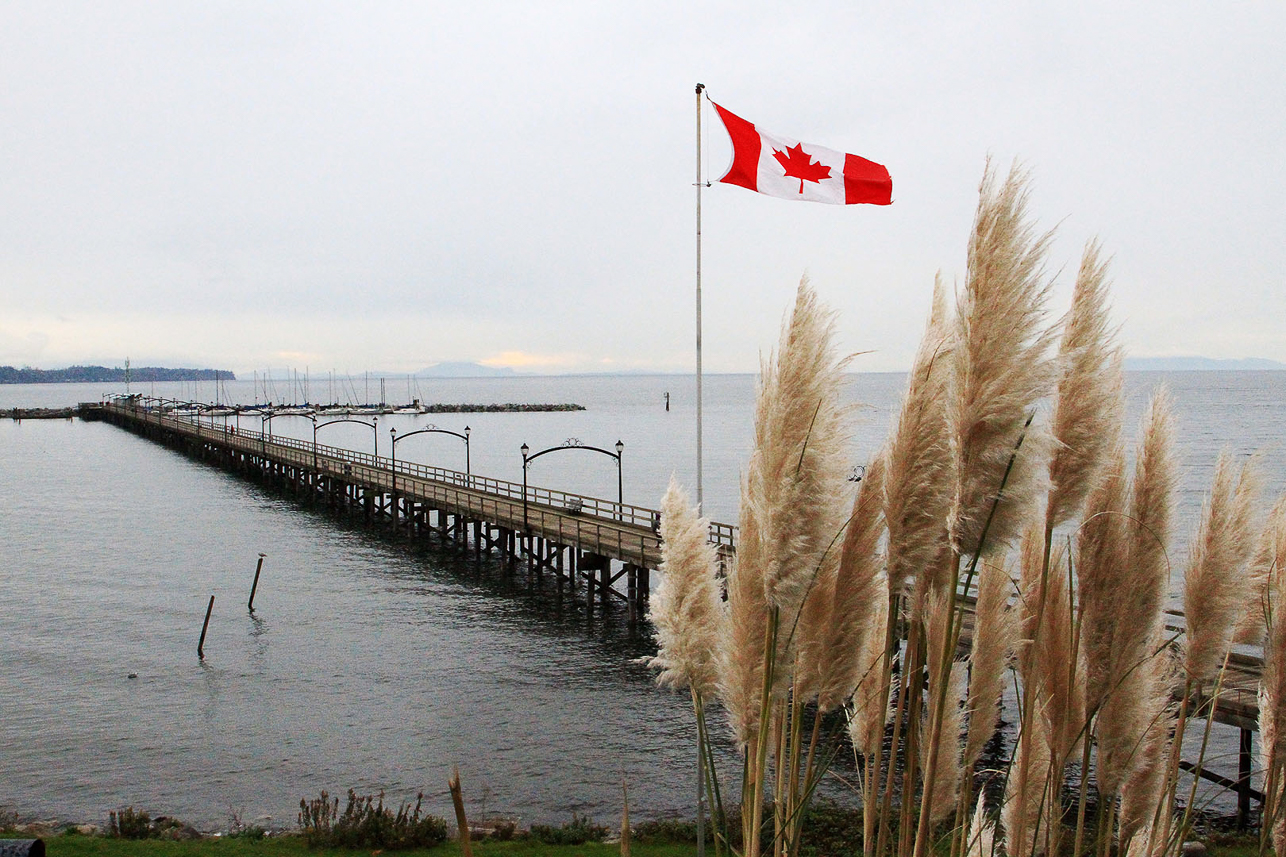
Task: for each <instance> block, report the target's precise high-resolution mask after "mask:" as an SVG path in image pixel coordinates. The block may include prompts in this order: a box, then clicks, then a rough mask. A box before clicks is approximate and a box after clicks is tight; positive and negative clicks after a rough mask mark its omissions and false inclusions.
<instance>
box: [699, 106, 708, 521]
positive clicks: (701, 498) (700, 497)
mask: <svg viewBox="0 0 1286 857" xmlns="http://www.w3.org/2000/svg"><path fill="white" fill-rule="evenodd" d="M705 88H706V87H705V84H704V83H698V84H697V508H698V509H700V508H701V507H702V503H703V501H704V500H705V497H704V495H703V493H702V490H701V93H702V92H703V91H704V90H705Z"/></svg>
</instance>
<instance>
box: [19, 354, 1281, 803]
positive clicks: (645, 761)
mask: <svg viewBox="0 0 1286 857" xmlns="http://www.w3.org/2000/svg"><path fill="white" fill-rule="evenodd" d="M903 382H904V379H903V377H902V376H899V375H855V376H852V377H851V378H850V380H849V383H848V387H847V393H846V395H847V396H848V397H849V398H850V400H851V401H852V403H853V404H854V415H853V438H852V443H851V458H852V463H853V464H854V465H855V466H856V465H859V464H862V463H864V462H865V461H866V460H868V459H869V457H870V456H871V455H872V454H873V453H874V452H875V450H876V449H877V448H878V447H879V445H880V443H881V441H882V440H883V438H884V436H885V434H886V432H887V430H888V426H889V423H890V420H891V418H892V415H893V412H894V410H895V409H896V406H897V404H898V397H899V395H900V393H901V388H902V384H903ZM361 383H362V382H358V384H359V385H360V384H361ZM1162 383H1164V384H1165V385H1167V386H1168V387H1169V389H1170V391H1171V393H1172V395H1173V397H1174V400H1175V404H1176V410H1177V413H1178V418H1179V419H1178V421H1179V436H1180V455H1181V460H1182V468H1181V489H1180V497H1179V507H1178V514H1179V519H1180V527H1179V528H1178V529H1179V530H1180V532H1183V533H1186V532H1187V531H1188V530H1189V529H1190V528H1191V527H1192V526H1193V525H1194V524H1195V521H1196V517H1197V515H1198V513H1199V510H1200V505H1201V498H1202V496H1203V493H1204V491H1205V489H1206V486H1207V485H1208V483H1209V480H1210V476H1211V473H1212V470H1213V463H1214V460H1215V456H1216V455H1217V454H1218V452H1219V450H1220V449H1222V448H1225V447H1228V448H1231V449H1232V450H1233V451H1234V452H1236V453H1237V454H1239V455H1249V454H1251V453H1252V452H1254V451H1259V452H1260V455H1261V458H1262V461H1261V466H1262V468H1263V470H1264V473H1265V476H1266V481H1267V486H1268V495H1269V497H1267V498H1266V500H1265V506H1266V505H1267V503H1268V502H1269V499H1271V498H1275V497H1276V496H1277V495H1280V494H1281V493H1282V492H1283V490H1286V453H1283V450H1282V448H1281V444H1280V442H1279V437H1280V433H1281V427H1282V426H1283V425H1286V419H1284V418H1286V373H1273V372H1247V373H1173V374H1165V375H1161V374H1156V373H1137V374H1131V375H1130V376H1129V377H1128V397H1129V420H1130V423H1131V424H1137V421H1138V419H1139V418H1140V416H1141V415H1142V412H1143V409H1144V407H1145V404H1146V401H1147V398H1148V396H1149V395H1150V393H1151V391H1152V390H1153V389H1154V388H1155V387H1156V386H1157V385H1158V384H1162ZM278 384H279V386H285V385H282V384H281V382H278ZM404 385H405V382H404V381H402V382H393V381H392V380H390V381H389V383H388V394H387V398H389V399H390V400H395V401H401V400H403V399H409V398H411V395H402V396H397V395H395V390H402V389H404ZM419 385H420V387H419V389H414V388H413V389H411V390H409V391H406V392H408V393H410V394H412V395H414V396H418V397H420V398H422V399H424V400H425V401H429V402H476V403H491V402H575V403H578V404H582V405H584V406H585V407H586V410H585V411H577V412H567V413H537V414H533V413H525V414H524V413H495V414H482V413H474V414H438V415H432V416H402V415H389V416H383V417H380V420H379V423H378V429H377V431H376V432H372V431H371V430H370V429H367V428H365V427H363V426H357V425H352V424H348V425H337V426H335V427H333V428H331V429H328V430H327V434H326V435H321V436H319V441H321V442H324V443H328V444H332V445H340V446H350V447H352V448H355V449H361V450H366V451H369V450H370V449H371V448H372V447H373V445H374V441H375V438H376V437H378V438H379V442H380V444H381V449H380V452H381V454H383V455H387V454H388V446H387V444H388V440H389V435H388V434H387V429H389V428H394V427H395V428H397V430H398V432H399V433H401V434H405V433H406V432H409V431H412V430H414V429H416V428H424V427H426V426H428V425H430V424H433V425H437V426H438V427H441V428H448V429H451V430H453V431H459V430H461V429H462V428H463V427H464V426H465V425H469V426H470V428H471V459H472V469H473V472H474V473H476V474H480V475H485V476H494V477H498V478H504V479H511V480H514V481H521V477H522V471H521V455H520V453H519V451H518V448H519V447H520V446H521V445H522V444H523V443H524V442H525V443H527V444H529V446H530V447H531V448H532V449H533V450H539V449H543V448H545V447H548V446H556V445H558V444H561V443H562V442H563V441H564V440H566V439H567V438H569V437H576V438H579V439H580V440H581V441H583V442H584V443H586V444H592V445H594V446H602V447H605V448H610V447H611V446H612V444H614V443H615V442H616V441H617V440H618V439H619V440H621V441H622V442H623V443H624V444H625V452H624V455H623V457H622V469H621V474H620V475H621V479H622V483H623V486H624V487H623V491H624V496H625V500H626V502H630V503H636V504H639V505H645V506H646V505H655V503H656V502H657V500H658V499H659V497H660V495H661V493H662V492H663V491H664V490H665V486H666V484H667V482H668V481H669V479H670V478H671V476H672V475H673V476H674V477H675V478H678V479H679V480H680V481H681V482H683V483H685V484H686V485H688V486H691V485H693V483H694V481H695V480H694V478H693V473H694V460H695V453H694V437H693V436H694V432H693V424H694V410H693V402H692V397H693V386H694V385H693V379H692V378H690V377H682V376H625V377H610V376H603V377H556V378H526V377H520V378H503V379H453V380H435V381H432V382H426V381H423V380H421V381H420V382H419ZM203 386H204V387H205V389H201V388H200V387H199V386H196V385H191V384H186V385H181V384H172V385H168V384H167V385H162V384H157V385H155V386H152V385H134V389H133V391H134V392H143V393H146V394H154V395H157V396H167V397H174V398H183V399H192V398H201V399H205V400H211V399H214V398H216V391H215V388H214V385H213V384H207V385H203ZM119 392H124V390H123V388H118V387H103V386H100V385H31V386H0V408H8V407H14V406H19V407H40V406H57V405H68V404H75V403H76V402H78V401H92V400H98V399H99V398H100V397H101V396H103V395H104V394H113V393H119ZM311 392H312V396H311V398H313V399H323V398H327V396H326V395H325V393H326V392H328V391H327V390H325V388H324V387H323V388H319V387H318V384H317V382H314V384H313V390H312V391H311ZM358 392H359V393H361V392H364V391H362V390H361V389H360V387H359V389H358ZM666 392H669V393H670V394H671V396H670V398H671V410H670V411H669V412H666V410H665V406H664V394H665V393H666ZM256 394H259V395H260V396H262V395H263V393H262V390H256V389H255V385H253V384H251V383H250V382H234V383H231V384H225V385H223V386H222V387H221V388H220V389H219V390H218V392H217V396H218V398H220V399H221V400H222V401H241V402H246V403H251V402H254V401H255V399H256ZM355 397H356V398H361V396H360V395H358V396H355ZM282 398H290V397H289V396H282ZM299 398H302V397H299ZM334 398H338V399H340V400H344V399H347V398H350V397H347V396H342V395H341V396H335V397H334ZM753 399H754V379H753V378H752V377H750V376H714V377H711V378H708V379H707V382H706V401H705V408H704V416H705V449H706V466H705V499H706V509H707V511H708V513H709V514H711V516H712V517H714V518H715V519H717V520H724V521H728V522H734V521H735V517H736V508H737V482H738V477H739V473H740V471H741V468H743V467H744V465H745V461H746V458H747V455H748V450H749V445H750V428H751V416H752V413H751V411H752V407H753ZM243 420H247V418H243ZM257 422H258V421H257V420H254V421H253V422H250V421H246V422H243V427H251V428H255V429H257V428H258V427H259V426H258V425H257V424H256V423H257ZM234 424H235V422H234ZM272 430H273V432H274V433H276V434H286V435H291V436H295V437H300V438H304V439H308V440H311V438H312V423H311V422H310V421H308V420H306V419H298V418H277V419H274V420H273V421H272ZM398 457H399V458H405V459H411V460H415V461H419V462H422V463H426V464H434V465H438V466H443V467H451V468H455V469H463V467H464V449H463V444H461V443H460V442H459V441H458V440H457V439H455V438H452V437H450V436H447V435H437V434H429V435H420V436H417V437H416V438H414V439H411V440H408V441H407V442H406V443H404V444H399V447H398ZM530 478H531V482H532V483H533V484H539V485H544V486H546V487H551V488H559V489H564V490H571V491H578V492H581V493H585V494H590V495H594V496H600V497H608V498H611V497H614V496H615V492H616V484H617V483H616V479H617V472H616V467H615V462H614V461H613V460H611V459H609V458H606V457H601V456H593V455H589V454H585V453H567V454H565V455H563V454H559V455H549V456H545V457H542V458H541V459H540V461H539V462H537V463H535V464H533V465H532V470H531V473H530ZM0 485H3V486H4V491H5V502H4V503H3V505H0V545H2V546H3V548H2V549H0V557H2V558H3V562H0V605H2V608H3V609H2V612H0V808H4V809H10V810H14V811H18V812H20V813H23V814H29V815H44V816H48V815H53V816H56V817H59V818H62V819H69V820H89V821H94V820H102V819H104V818H105V817H106V814H107V811H108V810H110V809H114V808H117V807H120V806H124V805H133V806H135V807H138V808H146V809H148V810H151V811H153V812H164V813H168V814H172V815H177V816H178V817H181V818H184V819H186V820H190V821H193V822H195V823H197V824H198V825H199V826H205V827H211V828H217V827H220V826H226V824H227V821H228V818H229V816H230V814H231V813H234V812H235V813H236V814H238V815H239V816H241V817H242V818H244V819H246V820H255V819H258V820H260V823H268V824H271V825H274V826H291V825H293V823H294V820H295V814H296V812H297V809H298V802H299V800H300V799H301V798H305V797H315V796H316V795H317V794H318V792H319V791H320V790H322V789H327V790H329V791H330V792H331V793H332V794H334V793H337V792H338V793H342V792H343V791H344V790H345V789H347V788H348V787H354V788H357V789H358V790H359V791H369V792H374V791H378V790H380V789H384V790H386V791H387V792H388V795H389V797H390V798H392V799H395V800H397V799H408V798H412V797H413V796H414V794H415V793H416V792H417V791H420V790H422V791H423V792H424V793H425V795H426V805H428V806H431V807H433V808H434V809H435V810H436V811H438V812H441V813H446V812H447V811H448V810H449V798H448V797H447V795H446V790H445V783H446V778H447V775H448V773H449V771H450V769H451V766H452V765H454V764H458V765H459V766H460V770H461V774H462V779H463V781H464V787H465V791H466V797H467V801H468V804H469V808H470V811H471V813H492V812H496V813H504V814H508V815H512V816H518V817H520V818H521V819H522V821H523V823H530V822H533V821H553V822H558V821H563V820H566V819H568V818H569V817H570V815H571V813H572V812H573V811H575V812H578V813H580V814H589V815H591V816H594V817H596V818H597V819H599V820H600V821H603V822H611V821H612V820H614V819H615V818H616V817H617V816H618V813H619V811H620V798H619V795H620V785H621V782H622V780H624V781H626V782H628V784H629V788H630V795H631V808H632V811H634V812H635V813H636V814H638V815H641V816H655V815H663V814H666V813H671V812H687V811H689V810H688V809H687V808H688V807H689V806H690V804H691V792H692V790H693V789H692V786H693V782H692V781H693V779H694V778H693V775H692V769H693V767H694V765H693V755H694V750H693V745H694V742H695V735H694V728H693V726H692V722H691V717H690V714H689V702H688V700H687V698H686V697H684V696H681V695H673V694H670V693H668V692H665V691H662V690H659V689H657V688H656V687H655V685H654V683H653V679H652V676H651V674H650V673H649V671H648V670H647V669H646V668H645V667H644V666H642V665H640V664H639V663H637V659H638V658H640V657H644V656H646V655H648V654H649V653H650V652H651V648H650V643H649V641H648V639H647V637H646V635H645V634H644V633H640V632H639V631H638V630H637V629H631V627H630V626H629V623H628V621H627V617H626V616H625V615H624V613H623V611H621V610H620V609H619V608H615V607H614V608H612V609H609V610H608V611H607V612H606V613H603V612H598V611H596V612H595V613H594V614H593V615H592V616H590V615H587V614H586V611H585V609H584V607H583V605H581V604H577V603H576V601H575V599H574V598H571V597H569V596H568V595H567V594H566V593H565V592H563V593H560V592H558V591H557V590H556V588H555V587H553V586H552V585H551V584H550V583H549V581H548V580H546V581H545V582H544V584H543V585H540V584H537V583H536V582H534V581H532V580H530V579H529V578H528V577H526V576H525V575H523V574H517V575H510V574H507V573H506V572H505V571H504V569H503V568H502V567H501V566H500V565H499V564H497V563H495V562H494V561H491V560H487V559H484V560H482V561H478V560H475V559H474V558H472V556H471V555H467V554H464V553H462V552H461V551H459V550H457V549H455V548H452V547H450V546H445V547H443V546H439V545H436V544H432V543H431V544H429V545H419V546H413V547H412V546H407V545H405V544H399V543H395V542H390V541H388V540H385V539H381V538H376V537H373V536H372V535H370V534H369V533H367V532H366V531H364V530H362V529H360V528H355V527H353V526H351V525H347V524H345V523H344V522H342V521H340V520H337V519H335V518H333V517H330V516H328V515H325V514H321V513H317V512H313V511H309V510H306V509H303V508H301V507H298V506H296V505H295V504H294V503H293V502H291V501H289V500H287V499H284V498H281V497H278V496H276V495H273V494H271V493H268V492H265V491H264V490H263V489H261V488H260V487H258V486H256V485H254V484H252V483H249V482H246V481H242V480H240V479H238V478H236V477H234V476H232V475H230V474H227V473H224V472H221V471H219V470H215V469H212V468H209V467H207V466H204V465H201V464H198V463H195V462H192V461H190V460H188V459H186V458H184V457H182V456H180V455H178V454H176V453H174V452H171V451H169V450H167V449H164V448H162V447H159V446H156V445H154V444H151V443H148V442H146V441H143V440H141V439H139V438H137V437H135V436H133V435H131V434H129V433H127V432H123V431H121V430H119V429H116V428H113V427H111V426H108V425H104V424H101V423H83V422H80V421H78V420H72V421H23V422H21V423H17V422H13V421H9V420H5V421H3V422H0ZM1185 544H1186V537H1185V538H1183V539H1179V540H1177V543H1176V544H1175V545H1174V546H1173V548H1172V556H1173V557H1174V559H1175V564H1176V567H1177V568H1180V567H1181V565H1182V558H1183V555H1184V550H1185ZM259 552H263V553H266V554H267V559H266V560H265V563H264V572H263V578H262V580H261V582H260V585H259V592H258V594H257V595H256V599H255V606H256V611H255V613H254V614H253V615H251V614H250V613H249V612H248V611H247V609H246V605H245V599H246V597H247V595H248V591H249V587H250V581H251V578H252V577H253V573H254V566H255V561H256V559H257V558H258V553H259ZM210 595H214V596H215V605H214V611H213V616H212V619H211V625H210V631H209V635H208V637H207V640H206V644H205V648H206V658H205V660H204V661H200V660H198V659H197V657H196V641H197V636H198V635H199V632H200V627H201V620H202V618H203V616H204V612H205V607H206V603H207V601H208V599H209V597H210ZM131 673H133V674H136V676H137V677H136V678H129V675H130V674H131ZM1230 734H1231V739H1230V740H1231V742H1232V744H1231V746H1232V747H1234V748H1235V740H1236V739H1235V734H1232V733H1230ZM1217 740H1219V741H1224V743H1223V744H1220V745H1219V747H1220V749H1219V750H1218V751H1217V753H1216V755H1223V754H1225V753H1226V751H1227V741H1226V740H1224V739H1222V738H1220V739H1217ZM722 753H723V757H724V759H725V761H727V762H728V763H729V765H730V769H731V763H732V760H733V756H732V748H731V746H730V745H729V744H728V743H727V742H725V743H724V744H723V746H722ZM1226 762H1227V760H1225V763H1226ZM1231 768H1232V769H1233V770H1235V759H1234V760H1233V761H1232V762H1231Z"/></svg>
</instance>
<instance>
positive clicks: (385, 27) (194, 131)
mask: <svg viewBox="0 0 1286 857" xmlns="http://www.w3.org/2000/svg"><path fill="white" fill-rule="evenodd" d="M1284 24H1286V5H1283V4H1281V3H1279V2H1272V3H1267V2H1265V3H1207V2H1201V3H1184V2H1153V3H1134V4H1128V3H1126V4H1123V3H1120V2H1119V0H1113V2H1076V3H1058V4H1017V3H997V4H978V3H963V4H962V3H935V4H923V3H917V4H894V3H880V4H874V3H856V2H852V0H846V2H834V3H831V2H817V0H812V2H807V3H747V2H736V3H722V4H717V3H700V2H648V3H637V2H634V3H608V2H587V3H516V2H515V3H494V2H469V3H445V2H427V3H426V2H408V3H393V2H361V3H357V2H352V3H337V2H319V0H307V2H273V3H264V2H262V0H253V2H199V3H198V2H191V3H185V2H167V3H154V2H147V3H142V2H139V3H134V2H112V3H83V4H73V3H63V2H48V0H38V2H37V0H32V2H22V0H15V2H8V3H5V4H4V5H3V6H0V170H2V173H0V175H2V176H3V181H2V182H0V223H3V226H2V227H0V363H10V364H19V365H20V364H29V365H33V366H40V367H47V368H48V367H57V366H65V365H68V364H71V363H77V362H104V361H113V360H115V361H119V360H123V359H124V358H125V357H126V356H128V357H130V358H131V359H132V361H133V363H134V365H136V366H138V365H154V364H159V365H171V366H173V365H198V366H210V367H218V368H230V369H234V370H236V371H239V372H244V373H247V374H248V373H249V372H250V371H251V370H252V369H261V370H262V369H263V368H265V367H275V368H278V369H280V368H283V367H294V368H298V369H300V370H301V371H302V370H303V368H304V367H305V366H308V367H310V368H311V369H312V370H313V371H314V372H325V371H329V370H331V369H335V370H338V371H339V372H345V371H349V372H354V373H356V372H360V371H363V370H366V369H382V370H388V371H398V372H402V371H412V370H415V369H419V368H423V367H426V366H429V365H432V364H434V363H437V362H441V361H457V360H465V361H478V362H485V363H487V364H489V365H495V366H502V365H503V366H512V367H514V368H517V369H520V370H523V371H542V372H565V371H612V370H660V371H684V370H690V368H691V366H692V363H693V338H694V319H693V288H694V256H695V252H694V249H695V238H694V227H695V213H694V207H695V206H694V203H695V191H694V188H693V182H694V180H695V153H694V147H695V112H696V108H695V96H694V92H693V89H694V85H695V84H696V83H697V82H698V81H700V82H702V83H705V84H706V85H707V87H708V91H709V94H710V96H711V97H712V98H713V99H714V100H716V101H718V102H719V103H720V104H722V105H724V106H725V107H727V108H728V109H730V110H732V111H733V112H735V113H737V114H739V115H741V116H743V117H745V118H746V119H748V120H750V121H752V122H755V123H757V124H758V125H760V126H761V127H763V128H766V129H768V130H770V131H774V132H778V133H780V134H783V135H787V136H790V137H795V138H798V139H801V140H804V141H807V142H812V143H816V144H820V145H825V146H829V147H831V148H835V149H841V150H844V151H848V152H854V153H857V154H860V155H863V156H865V157H867V158H870V159H872V160H875V161H878V162H880V163H883V164H885V165H887V166H888V168H889V170H890V172H891V173H892V175H893V181H894V189H893V195H894V204H893V205H891V206H887V207H877V206H831V205H822V204H815V203H798V202H789V201H784V200H779V199H774V198H770V197H766V196H760V195H758V194H754V193H752V192H750V191H747V190H744V189H742V188H737V187H732V186H728V185H723V186H721V185H715V186H714V187H712V188H710V189H708V190H707V191H706V192H705V196H704V234H705V252H704V257H705V265H704V269H705V276H704V295H705V306H704V309H705V346H706V367H707V369H708V370H711V371H753V370H755V369H756V368H757V366H758V361H759V355H760V353H761V352H762V351H766V350H767V349H768V348H770V347H771V346H772V344H773V342H774V340H775V338H776V333H777V330H778V326H779V324H780V320H781V316H782V313H783V311H784V310H785V309H786V307H787V305H788V303H789V301H790V299H791V297H792V295H793V290H794V286H795V284H796V282H797V281H798V279H799V277H800V275H801V274H803V273H805V272H808V273H809V274H810V275H811V277H812V280H813V282H814V284H815V286H816V287H817V289H818V291H819V292H820V293H821V295H822V296H823V297H824V298H825V299H826V300H827V301H828V302H829V303H830V304H832V305H833V306H835V307H836V308H837V309H838V310H839V311H840V313H841V316H840V329H841V344H842V347H843V348H844V349H845V350H846V351H872V352H873V353H872V354H869V355H866V356H864V357H862V358H860V359H859V362H858V363H857V364H856V368H860V369H871V370H892V369H902V368H905V367H906V366H907V364H908V363H909V360H910V357H911V354H912V352H913V350H914V347H915V344H916V340H917V338H918V336H919V334H920V330H921V328H922V325H923V319H924V315H925V313H926V312H927V308H928V303H929V296H930V290H931V286H932V282H933V276H934V273H935V272H936V271H938V270H941V271H942V272H943V273H944V274H945V275H946V276H947V278H948V280H959V279H960V278H961V277H962V276H963V267H964V253H965V242H966V239H967V236H968V230H969V226H970V221H971V217H972V213H973V209H974V205H975V203H976V200H977V185H978V181H979V178H980V176H981V174H982V170H983V165H984V162H985V159H986V157H987V155H988V154H989V153H990V154H991V155H992V156H993V157H994V158H995V159H996V160H997V161H998V162H999V163H1000V164H1002V165H1006V166H1007V165H1008V164H1009V162H1010V161H1011V160H1012V159H1014V158H1015V157H1017V158H1020V159H1022V160H1023V161H1024V162H1025V163H1026V164H1027V165H1028V166H1029V167H1030V169H1031V172H1032V175H1033V180H1034V184H1033V196H1032V201H1033V214H1034V215H1035V216H1036V218H1037V221H1038V223H1039V224H1040V225H1041V226H1043V227H1057V229H1058V236H1059V237H1058V240H1057V241H1056V243H1055V244H1054V248H1053V254H1052V256H1051V262H1052V265H1053V267H1054V269H1055V270H1056V271H1057V270H1059V269H1065V270H1063V272H1062V275H1061V278H1060V280H1059V287H1058V288H1057V290H1056V309H1057V310H1058V311H1060V312H1061V310H1062V309H1063V307H1064V305H1065V303H1066V299H1067V296H1068V294H1069V293H1070V286H1071V274H1073V273H1074V271H1075V267H1076V264H1077V261H1078V257H1079V254H1080V250H1081V247H1082V245H1083V244H1084V242H1085V241H1086V240H1087V239H1089V238H1091V237H1093V236H1096V235H1097V236H1098V237H1100V238H1101V240H1102V242H1103V244H1104V246H1105V248H1106V250H1107V252H1109V253H1110V254H1112V255H1113V256H1114V262H1113V268H1112V273H1113V281H1114V306H1115V313H1116V316H1117V318H1118V319H1119V320H1120V321H1121V322H1122V323H1123V337H1124V339H1125V341H1126V343H1127V347H1128V349H1129V352H1130V354H1131V355H1133V356H1168V355H1188V354H1201V355H1205V356H1210V357H1247V356H1255V357H1267V358H1273V359H1277V360H1286V326H1284V325H1283V320H1284V319H1286V289H1284V288H1283V285H1284V284H1283V270H1284V268H1286V265H1284V263H1286V201H1284V197H1286V194H1284V191H1286V168H1284V167H1283V161H1282V155H1283V141H1286V110H1284V109H1283V108H1284V107H1286V104H1284V103H1283V102H1284V101H1286V59H1284V58H1283V54H1282V51H1283V48H1282V46H1283V44H1286V26H1284ZM705 121H706V123H707V130H708V132H709V133H708V145H707V147H706V152H707V155H708V163H709V168H710V170H711V172H712V173H713V175H712V177H713V178H717V177H718V175H719V174H721V173H722V172H723V169H724V167H725V166H726V164H727V162H728V158H729V154H730V148H729V144H728V142H727V138H726V136H725V135H724V133H723V130H722V127H721V126H720V125H719V124H718V120H717V119H716V118H715V116H714V113H713V111H712V110H708V111H707V113H706V115H705Z"/></svg>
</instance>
